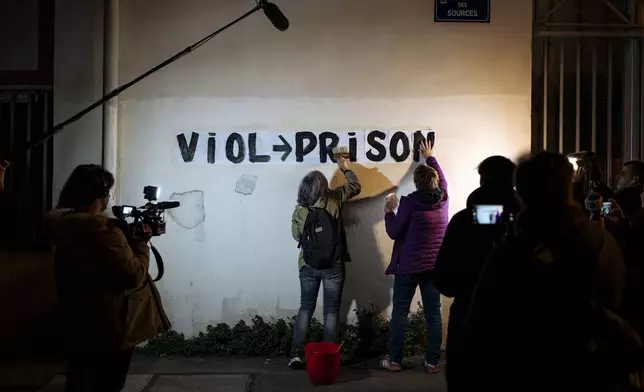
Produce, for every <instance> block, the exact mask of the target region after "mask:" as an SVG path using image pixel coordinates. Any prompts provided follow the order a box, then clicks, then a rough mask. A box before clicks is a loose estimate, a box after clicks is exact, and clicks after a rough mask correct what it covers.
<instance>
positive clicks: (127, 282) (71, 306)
mask: <svg viewBox="0 0 644 392" xmlns="http://www.w3.org/2000/svg"><path fill="white" fill-rule="evenodd" d="M113 186H114V177H113V176H112V174H111V173H109V172H108V171H106V170H105V169H103V168H102V167H100V166H97V165H80V166H78V167H76V169H74V171H73V172H72V174H71V175H70V176H69V178H68V179H67V182H66V183H65V185H64V187H63V190H62V191H61V193H60V197H59V200H58V206H57V208H56V210H53V211H51V212H50V213H49V214H48V216H47V218H46V226H47V231H48V233H49V235H50V236H51V238H52V240H53V242H54V245H55V256H54V263H55V265H54V266H55V274H56V286H57V291H58V295H59V299H60V304H61V308H62V314H63V322H64V332H65V340H66V346H67V350H68V358H67V389H66V391H67V392H118V391H121V390H122V389H123V386H124V384H125V379H126V376H127V372H128V369H129V366H130V360H131V358H132V352H133V349H134V347H135V346H136V345H137V344H139V343H141V342H143V341H146V340H149V339H151V338H154V337H155V336H157V334H159V333H160V332H162V331H165V330H168V329H169V328H170V322H169V320H168V318H167V317H166V315H165V312H164V311H163V307H162V304H161V298H160V296H159V292H158V291H157V289H156V287H155V285H154V282H153V281H152V278H151V277H150V275H148V266H149V263H150V259H149V247H148V245H147V242H148V240H149V236H148V234H146V233H148V232H149V230H146V229H149V227H146V226H145V225H141V226H139V230H140V233H139V232H138V231H137V232H131V233H128V234H129V235H128V236H127V237H126V235H125V233H124V232H123V231H122V230H126V231H129V228H126V227H122V228H121V225H119V224H118V223H116V222H115V221H113V220H110V219H108V218H107V217H106V216H104V215H103V214H102V213H103V211H104V210H105V209H106V207H107V205H108V202H109V199H110V190H111V189H112V187H113Z"/></svg>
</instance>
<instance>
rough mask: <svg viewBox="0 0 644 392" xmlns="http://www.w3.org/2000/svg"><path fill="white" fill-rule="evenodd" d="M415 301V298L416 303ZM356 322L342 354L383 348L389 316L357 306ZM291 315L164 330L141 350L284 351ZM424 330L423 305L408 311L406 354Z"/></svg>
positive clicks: (312, 333) (319, 331) (313, 337)
mask: <svg viewBox="0 0 644 392" xmlns="http://www.w3.org/2000/svg"><path fill="white" fill-rule="evenodd" d="M419 306H420V304H419ZM356 314H357V318H358V322H357V323H356V324H355V325H346V326H344V327H342V328H341V331H340V339H341V341H344V344H343V345H342V352H343V355H344V356H345V357H347V358H372V357H375V356H379V355H382V354H384V353H386V352H387V343H388V340H389V320H387V319H386V318H385V317H383V316H382V315H381V314H380V313H379V312H377V311H376V310H375V309H370V310H361V311H357V312H356ZM294 322H295V318H294V317H293V318H292V319H290V320H288V321H287V320H283V319H279V320H268V321H266V320H264V319H263V318H262V317H260V316H255V317H253V319H252V320H251V323H250V325H248V324H246V323H245V322H244V321H239V322H238V323H237V324H236V325H235V326H234V327H232V328H231V327H230V326H229V325H227V324H223V323H219V324H217V325H215V326H212V325H209V326H208V327H207V328H206V331H205V332H200V333H199V334H198V335H197V336H195V337H193V338H189V339H186V337H185V336H184V335H183V334H180V333H177V332H175V331H168V332H166V333H164V334H162V335H160V336H158V337H157V338H155V339H153V340H150V341H149V342H148V343H147V344H146V345H145V347H142V348H140V351H141V352H142V353H145V354H149V355H157V356H195V357H203V356H211V355H212V356H265V357H270V356H288V355H289V354H290V349H291V340H292V339H293V324H294ZM323 333H324V331H323V326H322V324H321V323H320V322H319V321H318V320H316V319H315V318H313V319H312V320H311V326H310V327H309V330H308V333H307V336H306V342H319V341H321V340H322V338H323ZM426 336H427V331H426V327H425V318H424V316H423V311H422V307H419V309H418V311H416V312H413V313H411V315H410V317H409V324H408V326H407V333H406V336H405V355H406V356H412V355H419V354H424V352H425V347H426V340H425V339H426V338H425V337H426Z"/></svg>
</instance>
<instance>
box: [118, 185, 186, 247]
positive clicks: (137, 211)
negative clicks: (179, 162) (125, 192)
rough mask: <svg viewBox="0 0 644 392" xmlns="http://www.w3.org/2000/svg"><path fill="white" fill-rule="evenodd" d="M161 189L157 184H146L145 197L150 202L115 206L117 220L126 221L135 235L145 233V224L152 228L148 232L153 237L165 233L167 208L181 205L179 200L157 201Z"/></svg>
mask: <svg viewBox="0 0 644 392" xmlns="http://www.w3.org/2000/svg"><path fill="white" fill-rule="evenodd" d="M160 193H161V189H159V188H158V187H155V186H149V185H148V186H146V187H144V188H143V197H144V198H145V200H147V201H148V202H147V203H146V204H145V205H143V206H141V207H135V206H128V205H122V206H113V207H112V213H113V214H114V216H115V217H116V219H117V220H119V221H122V222H126V223H127V226H129V228H130V229H131V230H132V231H133V233H134V234H135V235H137V234H143V229H144V227H143V225H147V226H148V227H149V228H150V232H147V233H146V234H148V235H151V236H153V237H158V236H160V235H162V234H165V226H166V225H165V219H164V216H163V215H164V213H165V210H170V209H172V208H177V207H179V206H180V205H181V203H180V202H178V201H160V202H157V199H158V198H159V195H160ZM127 218H133V221H132V222H127Z"/></svg>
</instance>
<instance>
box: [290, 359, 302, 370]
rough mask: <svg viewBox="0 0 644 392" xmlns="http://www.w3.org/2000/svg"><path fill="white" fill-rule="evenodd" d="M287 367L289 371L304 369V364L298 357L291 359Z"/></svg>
mask: <svg viewBox="0 0 644 392" xmlns="http://www.w3.org/2000/svg"><path fill="white" fill-rule="evenodd" d="M288 367H290V368H291V369H298V370H299V369H304V362H303V361H302V358H300V357H293V358H291V360H290V361H288Z"/></svg>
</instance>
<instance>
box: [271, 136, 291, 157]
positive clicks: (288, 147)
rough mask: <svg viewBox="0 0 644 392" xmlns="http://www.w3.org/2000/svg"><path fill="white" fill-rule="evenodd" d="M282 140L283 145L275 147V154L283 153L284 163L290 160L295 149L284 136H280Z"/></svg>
mask: <svg viewBox="0 0 644 392" xmlns="http://www.w3.org/2000/svg"><path fill="white" fill-rule="evenodd" d="M279 138H280V140H281V141H282V145H279V144H277V145H273V152H283V153H284V154H282V162H284V161H285V160H286V158H288V156H289V155H291V152H292V151H293V147H291V145H290V144H289V143H288V142H287V141H286V139H284V136H282V135H279Z"/></svg>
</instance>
